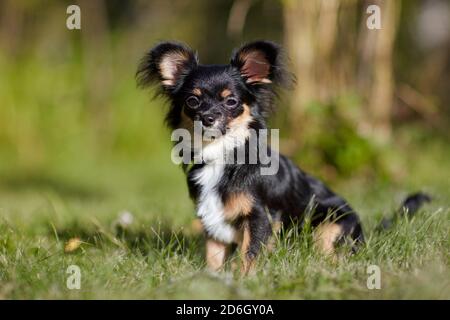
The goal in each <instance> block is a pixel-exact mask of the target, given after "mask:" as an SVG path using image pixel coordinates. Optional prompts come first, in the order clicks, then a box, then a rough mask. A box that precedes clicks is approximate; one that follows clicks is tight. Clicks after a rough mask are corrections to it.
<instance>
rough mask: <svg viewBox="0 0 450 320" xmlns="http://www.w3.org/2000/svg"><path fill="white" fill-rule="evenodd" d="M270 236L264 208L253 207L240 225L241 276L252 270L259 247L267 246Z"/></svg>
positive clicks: (267, 218)
mask: <svg viewBox="0 0 450 320" xmlns="http://www.w3.org/2000/svg"><path fill="white" fill-rule="evenodd" d="M271 234H272V227H271V225H270V220H269V217H268V216H267V214H266V212H265V210H264V207H263V206H259V205H255V206H254V207H253V209H252V211H251V212H250V214H249V215H248V217H246V219H245V220H244V222H243V224H242V243H241V257H242V268H241V271H242V273H243V275H247V274H248V273H249V272H251V271H252V270H253V267H254V262H255V259H256V257H257V255H258V253H259V251H260V250H261V246H262V245H266V244H267V241H268V239H269V237H270V235H271Z"/></svg>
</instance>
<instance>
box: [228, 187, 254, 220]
mask: <svg viewBox="0 0 450 320" xmlns="http://www.w3.org/2000/svg"><path fill="white" fill-rule="evenodd" d="M252 207H253V197H252V196H251V195H249V194H246V193H244V192H242V193H234V194H231V195H230V196H229V197H228V199H227V200H226V202H225V206H224V214H225V218H226V219H227V220H229V221H233V220H235V219H236V218H237V217H239V216H240V215H244V216H246V215H249V214H250V211H251V210H252Z"/></svg>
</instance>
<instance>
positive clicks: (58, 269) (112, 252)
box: [0, 146, 450, 299]
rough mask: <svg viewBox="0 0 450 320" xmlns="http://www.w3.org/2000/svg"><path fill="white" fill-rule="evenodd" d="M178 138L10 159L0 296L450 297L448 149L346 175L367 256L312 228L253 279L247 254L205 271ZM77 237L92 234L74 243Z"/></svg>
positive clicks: (0, 178) (290, 238)
mask: <svg viewBox="0 0 450 320" xmlns="http://www.w3.org/2000/svg"><path fill="white" fill-rule="evenodd" d="M166 149H167V150H166V151H167V153H164V152H162V153H160V154H158V155H154V156H152V157H149V158H147V159H144V160H140V161H138V160H136V161H134V162H131V161H125V160H120V159H116V160H109V161H101V160H92V161H88V160H80V161H74V160H73V159H72V160H67V161H66V162H65V161H61V162H60V163H59V164H58V165H55V164H52V167H51V169H45V168H41V169H40V170H38V171H22V169H19V168H17V167H16V166H15V165H13V164H11V165H10V166H4V167H3V168H2V169H3V170H2V171H1V172H0V199H1V204H0V205H1V207H0V298H6V299H10V298H13V299H16V298H19V299H22V298H43V299H50V298H58V299H59V298H83V299H84V298H107V299H109V298H179V299H188V298H207V299H209V298H220V299H222V298H223V299H231V298H235V299H236V298H237V299H240V298H251V299H252V298H263V299H272V298H273V299H323V298H332V299H349V298H356V299H390V298H400V299H405V298H440V299H449V298H450V285H449V279H450V255H449V247H450V246H449V227H450V219H449V218H450V214H449V210H448V198H449V193H448V192H449V190H450V188H449V183H448V179H447V176H446V174H445V173H447V172H448V169H449V167H448V163H445V161H443V160H444V159H445V157H444V156H445V152H441V157H442V158H441V157H440V156H436V154H439V151H437V150H438V149H439V148H435V149H436V150H434V151H432V152H430V153H429V154H427V153H422V154H420V153H418V154H417V159H416V162H414V163H411V164H410V168H409V170H411V171H414V175H411V176H409V177H406V178H403V179H402V181H401V183H398V184H383V183H373V182H372V183H370V182H367V181H361V180H358V179H356V178H355V179H351V180H347V181H344V182H341V183H335V184H334V187H335V189H337V190H339V191H340V193H341V194H343V195H344V196H345V197H347V198H348V199H349V201H350V202H351V203H352V204H353V205H354V207H355V208H357V210H358V211H359V212H360V213H361V215H362V220H363V224H364V227H365V231H366V234H367V238H368V241H367V246H365V247H363V248H362V249H361V250H360V252H358V253H357V254H356V255H354V256H347V255H343V256H342V257H341V258H340V259H339V261H338V262H333V261H330V260H329V259H326V258H324V257H323V256H321V255H320V254H318V253H317V252H316V251H315V250H314V248H313V246H312V245H311V234H310V233H308V232H304V233H301V234H298V233H295V232H290V233H288V234H287V235H286V236H285V237H283V238H281V239H278V241H277V242H278V245H277V246H276V249H275V251H274V252H272V253H267V252H264V253H263V254H262V256H261V257H260V259H259V260H258V267H257V270H258V271H257V273H256V275H254V276H249V277H247V278H241V277H240V275H239V272H238V271H233V265H234V264H236V263H237V262H238V258H237V257H236V256H234V257H232V259H231V262H230V263H229V265H228V267H227V271H225V272H223V273H220V274H211V273H209V272H207V271H205V265H204V241H203V239H202V237H201V236H199V235H196V234H195V233H194V232H193V231H192V230H191V221H192V219H193V217H194V211H193V205H192V204H191V202H190V200H189V199H188V197H187V188H186V186H185V183H184V176H183V174H182V172H181V170H180V169H179V168H177V167H176V166H175V165H173V164H171V163H170V161H169V160H168V159H166V157H165V155H166V156H167V158H168V156H169V153H168V152H169V148H168V146H167V148H166ZM431 149H433V148H431V147H430V150H431ZM444 151H445V150H444ZM431 155H433V156H431ZM434 161H438V162H439V163H441V165H440V168H439V169H440V170H437V168H434V167H433V162H434ZM399 185H401V186H399ZM418 187H423V188H424V189H425V190H426V191H428V192H430V193H432V194H433V195H434V197H435V201H434V202H433V203H432V204H430V205H428V206H427V207H426V208H424V210H422V211H421V212H420V213H419V214H418V215H417V216H415V217H414V218H413V219H411V220H404V221H401V222H400V223H399V224H398V225H396V227H395V228H394V229H392V230H390V231H389V232H386V233H383V234H375V233H373V232H372V230H373V229H374V226H375V225H376V223H377V221H378V219H379V218H380V217H381V215H382V213H383V212H390V211H391V210H392V209H394V208H395V207H396V206H397V205H398V203H399V202H400V200H401V198H402V197H403V196H404V195H405V191H408V190H409V191H413V190H416V189H417V188H418ZM122 211H129V212H131V213H132V214H133V216H134V221H133V223H132V224H131V225H129V226H127V227H126V228H119V227H118V225H117V218H118V216H119V214H120V212H122ZM73 237H80V238H81V240H82V241H83V244H82V245H81V247H80V248H79V249H78V250H76V251H75V252H73V253H64V250H63V248H64V244H65V243H66V241H67V240H69V239H70V238H73ZM72 264H75V265H77V266H79V267H80V268H81V272H82V279H81V289H80V290H69V289H67V287H66V279H67V277H68V274H66V269H67V267H68V266H69V265H72ZM372 264H376V265H378V266H380V268H381V272H382V274H381V276H382V287H381V290H368V289H367V287H366V281H367V276H368V275H367V273H366V268H367V266H369V265H372Z"/></svg>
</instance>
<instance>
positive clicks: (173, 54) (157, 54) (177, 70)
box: [136, 42, 198, 95]
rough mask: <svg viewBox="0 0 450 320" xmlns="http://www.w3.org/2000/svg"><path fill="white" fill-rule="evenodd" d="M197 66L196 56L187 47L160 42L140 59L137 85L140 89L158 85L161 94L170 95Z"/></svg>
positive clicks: (174, 43) (180, 44)
mask: <svg viewBox="0 0 450 320" xmlns="http://www.w3.org/2000/svg"><path fill="white" fill-rule="evenodd" d="M197 65H198V59H197V55H196V54H195V53H194V52H193V51H192V49H191V48H189V47H188V46H186V45H184V44H182V43H178V42H162V43H159V44H158V45H156V46H155V47H154V48H153V49H151V50H150V51H149V52H148V53H147V54H146V55H145V56H144V57H143V58H142V61H141V63H140V64H139V67H138V70H137V72H136V79H137V83H138V86H139V87H141V88H145V87H147V86H150V85H154V84H158V83H159V84H160V85H161V87H162V89H163V92H164V93H166V94H168V95H171V94H173V93H174V92H175V91H176V90H177V89H178V88H180V86H181V85H182V83H183V81H184V78H185V77H186V75H187V74H189V72H191V71H192V70H193V69H195V68H196V67H197Z"/></svg>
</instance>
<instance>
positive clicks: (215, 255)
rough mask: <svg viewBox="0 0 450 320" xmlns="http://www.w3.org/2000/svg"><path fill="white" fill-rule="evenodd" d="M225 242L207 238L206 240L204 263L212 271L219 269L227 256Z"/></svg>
mask: <svg viewBox="0 0 450 320" xmlns="http://www.w3.org/2000/svg"><path fill="white" fill-rule="evenodd" d="M227 247H228V246H227V244H225V243H223V242H220V241H217V240H214V239H212V238H209V239H208V240H206V264H207V266H208V268H209V269H211V270H212V271H219V270H220V269H221V268H222V267H223V265H224V263H225V259H226V256H227Z"/></svg>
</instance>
